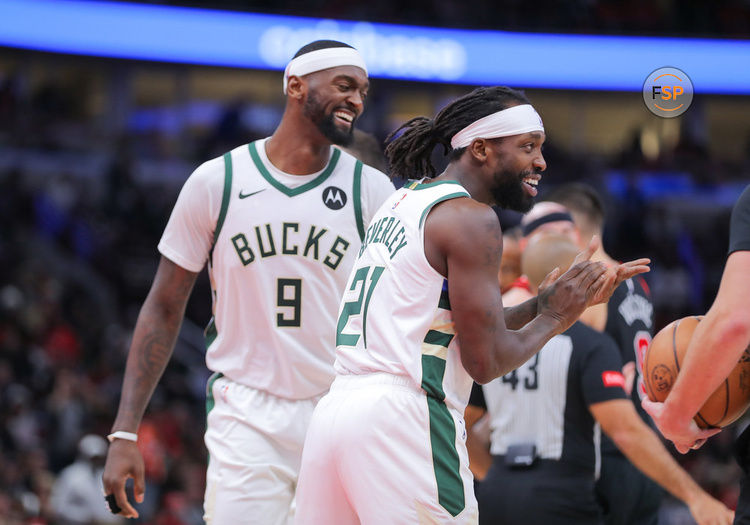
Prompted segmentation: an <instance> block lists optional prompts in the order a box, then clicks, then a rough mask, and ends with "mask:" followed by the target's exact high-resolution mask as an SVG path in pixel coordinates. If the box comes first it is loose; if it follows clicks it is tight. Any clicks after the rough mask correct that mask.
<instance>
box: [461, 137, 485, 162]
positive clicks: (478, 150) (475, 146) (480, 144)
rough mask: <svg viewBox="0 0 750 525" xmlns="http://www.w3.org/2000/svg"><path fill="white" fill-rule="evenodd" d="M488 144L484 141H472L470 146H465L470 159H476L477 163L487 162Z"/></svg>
mask: <svg viewBox="0 0 750 525" xmlns="http://www.w3.org/2000/svg"><path fill="white" fill-rule="evenodd" d="M488 147H489V144H488V143H487V141H486V140H484V139H474V140H473V141H472V142H471V144H469V145H468V146H467V148H466V149H468V150H469V153H470V154H471V156H472V157H474V158H475V159H477V160H478V161H479V162H484V161H486V160H487V150H488Z"/></svg>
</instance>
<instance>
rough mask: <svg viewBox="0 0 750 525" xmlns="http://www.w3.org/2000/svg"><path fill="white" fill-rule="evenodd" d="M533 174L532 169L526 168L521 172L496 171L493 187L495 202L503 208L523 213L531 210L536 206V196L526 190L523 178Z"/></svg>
mask: <svg viewBox="0 0 750 525" xmlns="http://www.w3.org/2000/svg"><path fill="white" fill-rule="evenodd" d="M531 174H532V171H531V170H524V171H522V172H521V173H513V172H511V171H509V170H503V171H501V172H498V173H496V174H495V177H494V182H495V185H494V187H493V188H492V196H493V197H494V198H495V204H497V205H498V206H500V207H501V208H503V209H507V210H513V211H518V212H521V213H526V212H527V211H529V210H530V209H531V208H532V206H534V197H532V196H531V195H529V194H528V193H526V190H524V187H523V184H524V183H523V179H524V178H525V177H527V176H529V175H531Z"/></svg>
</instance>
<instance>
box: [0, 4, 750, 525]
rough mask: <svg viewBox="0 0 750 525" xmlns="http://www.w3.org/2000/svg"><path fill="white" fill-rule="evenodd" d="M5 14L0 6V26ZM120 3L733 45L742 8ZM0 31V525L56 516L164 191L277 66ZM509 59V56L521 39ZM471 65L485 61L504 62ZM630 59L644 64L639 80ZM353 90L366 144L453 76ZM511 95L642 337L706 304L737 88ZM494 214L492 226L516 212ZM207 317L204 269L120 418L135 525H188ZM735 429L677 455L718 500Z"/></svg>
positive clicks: (133, 301)
mask: <svg viewBox="0 0 750 525" xmlns="http://www.w3.org/2000/svg"><path fill="white" fill-rule="evenodd" d="M34 1H36V0H33V1H32V0H29V1H28V3H30V4H32V3H33V2H34ZM6 2H7V3H6ZM57 3H59V4H63V5H65V0H59V1H58V2H57ZM84 3H89V4H91V5H93V4H94V2H84ZM4 4H5V6H4ZM13 4H18V2H17V1H16V0H0V35H3V34H5V33H7V31H6V30H8V29H9V27H7V26H6V27H5V28H3V25H4V24H9V23H10V22H9V18H8V17H4V16H3V12H4V9H10V7H9V6H12V5H13ZM141 4H142V5H152V6H153V5H161V6H169V7H177V6H183V7H184V6H187V7H211V8H212V9H223V10H227V11H231V12H233V13H269V14H278V15H291V16H305V17H315V18H326V19H335V20H340V21H347V20H349V21H367V22H373V23H388V24H410V25H414V26H429V27H433V28H440V27H443V28H463V29H473V30H492V31H495V30H500V31H509V32H520V33H525V34H527V36H528V35H530V36H532V37H533V36H534V35H538V36H540V37H541V35H542V34H543V33H555V34H570V35H594V34H598V35H613V36H624V37H642V36H654V37H675V38H677V37H680V38H686V37H687V38H691V39H692V38H697V39H707V38H711V39H721V40H723V41H724V42H728V43H729V44H730V45H731V44H732V43H734V44H736V45H737V46H747V45H748V43H749V39H750V2H747V1H746V0H735V1H725V2H710V3H709V2H706V3H702V2H678V1H676V0H671V1H670V0H662V1H658V0H654V1H646V0H628V1H623V2H616V1H611V0H610V1H605V0H576V1H569V2H563V1H552V0H547V1H538V2H534V3H527V2H519V1H510V2H494V1H490V0H477V1H475V2H472V3H466V2H459V1H458V0H442V1H440V2H437V3H433V2H428V1H426V0H401V1H400V2H368V3H360V4H355V3H350V2H343V1H323V0H308V1H305V2H301V1H293V0H287V1H284V0H281V1H274V2H270V1H247V2H241V1H239V0H236V1H232V0H223V1H222V0H215V1H212V2H198V1H192V2H191V1H187V0H186V1H171V2H166V1H164V2H156V1H154V2H141ZM69 5H70V6H72V5H73V4H69ZM71 8H72V7H71ZM8 12H10V11H8ZM4 20H5V21H4ZM138 38H139V35H137V34H134V35H133V39H135V40H137V39H138ZM0 43H2V46H3V47H0V523H1V524H21V523H39V524H41V523H66V522H65V521H63V520H62V519H61V518H59V517H56V516H57V515H58V512H59V510H60V509H57V508H55V504H54V500H53V499H52V498H51V497H50V494H51V492H52V491H53V487H54V483H55V480H56V479H57V478H58V477H59V475H60V472H61V471H62V469H63V468H64V467H66V466H67V465H69V464H71V463H72V462H73V461H74V460H76V455H77V447H78V443H79V440H80V438H81V437H82V436H84V435H85V434H89V433H94V434H99V435H106V434H107V433H108V432H109V429H110V425H111V423H112V421H113V418H114V414H115V410H116V407H117V402H118V396H119V389H120V386H121V381H122V371H123V369H124V362H125V358H126V355H127V348H128V343H129V339H130V335H131V330H132V328H133V326H134V324H135V319H136V316H137V313H138V310H139V307H140V304H141V302H142V301H143V299H144V298H145V296H146V293H147V291H148V289H149V286H150V282H151V279H152V277H153V275H154V271H155V269H156V265H157V262H158V253H157V251H156V245H157V242H158V239H159V237H160V234H161V231H162V229H163V227H164V225H165V223H166V220H167V218H168V215H169V212H170V210H171V207H172V205H173V203H174V201H175V199H176V196H177V193H178V191H179V189H180V187H181V185H182V183H183V182H184V180H185V179H186V177H187V176H188V175H189V173H190V172H191V171H192V170H193V169H194V168H195V167H196V166H197V165H198V164H200V163H201V162H203V161H204V160H207V159H209V158H211V157H214V156H217V155H219V154H221V153H223V152H224V151H226V150H228V149H230V148H232V147H234V146H236V145H239V144H242V143H246V142H249V141H251V140H253V139H255V138H259V137H263V136H265V135H267V134H269V133H270V132H271V131H272V130H273V128H274V126H275V125H276V123H277V122H278V119H279V118H280V115H281V112H282V110H283V95H282V92H281V74H280V72H279V70H278V69H246V68H238V67H225V66H224V67H222V66H215V65H214V66H206V65H200V64H197V63H175V62H169V61H163V60H162V61H152V60H141V59H134V58H111V57H102V56H92V55H95V54H97V53H93V52H89V53H86V52H84V53H74V52H72V51H65V52H60V53H54V52H50V51H49V50H46V48H45V47H44V45H42V43H41V42H40V44H39V45H38V46H36V45H14V44H13V43H12V42H9V41H7V40H1V42H0ZM240 51H241V50H240ZM515 53H517V54H518V56H516V57H513V58H514V60H519V59H520V60H521V61H523V60H524V53H525V49H524V48H520V49H517V50H515ZM240 54H241V53H240ZM744 56H745V58H746V59H747V60H746V61H745V62H744V63H743V62H741V61H740V62H737V63H733V64H730V66H731V67H728V68H726V69H727V70H726V71H725V75H726V77H725V78H726V79H727V80H729V79H731V78H732V77H733V76H736V75H737V74H739V73H740V72H741V71H744V70H747V69H750V54H746V55H744ZM519 57H520V58H519ZM475 58H476V57H475ZM480 58H481V59H482V60H485V61H488V62H490V63H491V64H496V66H497V68H498V69H500V70H501V69H502V67H503V63H504V60H506V59H509V57H507V56H504V55H502V54H499V55H498V54H492V53H487V56H484V57H480ZM662 65H665V66H666V65H671V66H677V67H680V64H662ZM527 66H528V69H529V71H532V70H534V69H535V68H538V67H539V65H538V64H537V63H536V62H535V61H534V60H529V61H528V64H527ZM572 66H573V64H570V67H572ZM650 71H651V69H649V68H648V67H645V66H644V70H643V73H642V76H641V77H640V78H638V79H636V80H635V82H636V84H637V85H638V86H640V84H641V83H642V82H643V80H645V78H646V75H648V73H649V72H650ZM687 73H688V74H690V71H689V70H688V71H687ZM720 80H721V79H720ZM371 83H372V87H371V96H370V98H369V100H368V103H367V109H366V111H365V114H364V115H363V117H362V118H361V119H360V121H359V124H358V126H359V127H360V129H362V130H364V131H367V132H369V133H372V134H374V135H375V136H376V137H377V138H378V139H379V140H380V141H382V139H383V138H384V137H385V135H386V134H387V133H389V132H390V131H391V130H393V129H394V128H395V127H396V126H397V125H398V124H400V123H402V122H403V121H405V120H406V119H408V118H410V117H412V116H416V115H421V114H426V115H432V114H434V113H435V112H436V111H437V110H438V109H439V108H440V107H441V106H442V105H443V104H445V103H446V102H447V101H449V100H450V99H451V98H452V97H454V96H456V95H459V94H462V93H465V92H467V91H468V90H470V89H471V88H472V87H473V86H472V85H468V84H465V83H461V84H452V83H450V82H445V81H443V82H439V83H437V82H429V81H414V80H411V81H409V80H399V79H393V78H383V77H382V76H381V77H373V78H372V80H371ZM511 85H512V87H516V88H521V89H525V91H526V93H527V95H528V96H529V98H530V99H531V101H532V102H533V103H534V104H535V106H536V107H537V108H538V110H539V112H540V113H541V115H542V117H543V119H544V121H545V127H546V130H547V137H548V138H547V143H546V146H545V156H546V159H547V163H548V169H547V171H546V173H545V175H544V178H543V181H542V188H543V190H542V194H543V191H544V189H549V188H551V187H553V186H554V185H556V184H559V183H562V182H566V181H573V180H580V181H586V182H589V183H591V184H593V185H594V186H596V187H597V188H599V189H600V190H601V191H602V192H603V194H604V195H605V197H606V199H607V207H608V216H607V230H606V232H605V239H604V241H605V245H606V248H607V250H608V251H609V252H610V253H611V254H612V255H613V256H615V257H617V258H620V259H628V258H633V257H641V256H648V257H651V258H652V260H653V264H652V272H651V273H650V274H649V275H648V276H647V280H648V282H649V284H650V286H651V290H652V292H653V299H654V305H655V308H656V310H655V311H656V328H657V329H658V328H660V327H661V326H664V325H665V324H667V323H668V322H669V321H671V320H673V319H675V318H677V317H681V316H684V315H688V314H695V313H702V312H705V310H706V309H707V307H708V305H710V303H711V301H712V299H713V297H714V294H715V292H716V289H717V284H718V282H719V279H720V277H721V269H722V267H723V264H724V260H725V253H726V247H727V237H728V231H727V230H728V219H729V213H730V210H731V205H732V204H733V202H734V199H735V198H736V197H737V196H738V195H739V193H740V191H741V190H742V188H743V187H744V185H746V184H747V183H748V181H750V97H749V96H748V92H747V90H746V91H745V92H742V91H741V90H739V91H735V92H734V93H733V92H732V90H729V91H728V92H721V90H714V91H713V92H711V93H703V92H701V91H700V90H699V89H698V88H696V95H695V97H694V100H693V104H692V106H691V107H690V109H689V110H688V111H687V112H686V113H685V114H684V115H682V116H681V117H678V118H674V119H661V118H658V117H655V116H654V115H652V114H651V113H649V112H648V110H647V109H646V107H645V105H644V103H643V99H642V96H641V93H640V92H639V91H632V90H630V91H628V90H622V89H620V90H606V89H552V88H541V87H534V86H531V87H530V86H529V84H525V83H524V82H523V81H517V82H513V83H511ZM717 91H718V92H717ZM436 161H438V162H440V159H439V158H437V157H436ZM506 219H507V221H506V226H507V225H510V224H512V222H513V221H514V220H516V219H517V218H516V217H514V216H513V215H512V214H508V215H507V216H506ZM248 315H252V313H251V312H248ZM209 317H210V296H209V288H208V282H207V278H206V277H205V272H204V275H203V276H202V277H201V280H200V281H199V283H198V284H197V286H196V289H195V291H194V293H193V296H192V298H191V301H190V303H189V306H188V312H187V316H186V320H185V323H184V325H183V328H182V331H181V334H180V338H179V342H178V344H177V347H176V349H175V353H174V357H173V359H172V361H171V363H170V365H169V367H168V369H167V371H166V373H165V376H164V378H163V379H162V381H161V383H160V385H159V387H158V388H157V391H156V393H155V395H154V398H153V400H152V402H151V404H150V406H149V409H148V413H147V415H146V417H145V419H144V422H143V425H142V426H141V429H140V442H141V445H142V446H143V447H144V450H145V457H146V462H147V477H148V489H147V501H146V502H145V503H144V505H143V506H142V512H141V516H142V517H141V519H140V520H139V522H140V523H156V524H165V525H166V524H169V525H179V524H184V525H193V524H198V523H201V504H202V497H203V483H204V463H205V460H206V457H205V456H206V453H205V448H204V446H203V442H202V437H203V436H202V433H203V430H204V424H205V423H204V408H203V404H204V402H205V381H206V379H207V377H208V373H207V371H206V369H205V365H204V363H203V337H202V328H203V326H204V325H205V324H206V322H207V321H208V319H209ZM742 426H743V423H742V422H740V423H739V424H736V425H734V426H733V427H731V428H730V429H727V430H726V431H725V432H723V433H721V434H720V435H719V436H717V437H715V438H713V439H711V440H710V442H709V443H708V444H707V445H706V446H705V447H703V448H702V449H701V450H700V451H698V452H693V453H691V454H689V455H688V456H685V457H680V458H679V459H680V461H681V462H682V463H683V464H684V465H685V466H686V468H688V470H689V471H690V472H691V473H692V474H693V475H694V476H695V477H696V479H697V480H698V481H699V482H700V483H701V484H702V485H703V486H704V487H705V488H707V489H708V490H709V491H710V492H711V493H712V494H714V495H716V496H717V497H719V498H720V499H722V500H723V501H725V502H726V503H727V504H728V505H730V506H733V505H734V503H735V502H736V497H737V491H738V487H737V479H738V469H737V467H736V465H735V463H734V461H733V460H732V458H731V456H730V454H731V442H732V439H733V437H734V436H735V435H736V434H737V433H738V431H739V429H741V428H742ZM671 448H672V447H670V449H671ZM96 498H100V495H96ZM664 501H665V504H664V508H663V513H662V523H664V524H678V523H691V521H690V518H689V514H688V513H687V510H686V509H685V508H684V506H682V505H680V504H678V503H677V502H674V501H672V500H670V499H668V498H665V500H664Z"/></svg>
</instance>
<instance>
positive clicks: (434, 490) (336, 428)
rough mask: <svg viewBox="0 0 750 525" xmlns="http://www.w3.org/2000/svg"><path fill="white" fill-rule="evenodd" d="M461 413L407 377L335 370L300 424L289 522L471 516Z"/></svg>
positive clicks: (464, 520) (457, 520)
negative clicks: (303, 429)
mask: <svg viewBox="0 0 750 525" xmlns="http://www.w3.org/2000/svg"><path fill="white" fill-rule="evenodd" d="M462 416H463V415H462V414H457V413H456V412H455V411H451V410H449V409H448V408H447V407H446V406H445V404H443V403H442V402H440V401H438V400H436V399H434V398H428V396H427V395H426V394H425V392H424V391H423V390H422V389H420V388H418V387H416V386H415V385H414V383H413V382H412V381H411V380H410V379H408V378H405V377H398V376H394V375H390V374H369V375H364V376H362V375H360V376H338V377H337V378H336V380H335V381H334V382H333V385H332V387H331V391H330V392H329V393H328V394H326V395H325V396H324V397H323V399H321V400H320V403H319V404H318V407H317V408H316V409H315V412H314V414H313V418H312V421H311V423H310V428H309V429H308V434H307V438H306V440H305V450H304V453H303V456H302V468H301V471H300V479H299V486H298V488H297V514H296V523H297V525H345V524H359V523H362V524H363V525H382V524H384V523H387V524H389V525H400V524H410V525H417V524H462V525H463V524H474V523H477V520H478V513H477V502H476V499H475V498H474V488H473V479H472V475H471V472H470V471H469V458H468V454H467V451H466V433H465V430H464V423H463V417H462Z"/></svg>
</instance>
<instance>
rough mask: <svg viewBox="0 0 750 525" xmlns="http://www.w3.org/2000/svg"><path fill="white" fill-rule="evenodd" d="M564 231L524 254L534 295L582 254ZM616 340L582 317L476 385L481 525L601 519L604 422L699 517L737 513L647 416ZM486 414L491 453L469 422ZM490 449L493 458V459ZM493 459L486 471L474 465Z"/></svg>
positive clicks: (727, 517)
mask: <svg viewBox="0 0 750 525" xmlns="http://www.w3.org/2000/svg"><path fill="white" fill-rule="evenodd" d="M577 251H578V249H577V247H576V246H575V245H574V244H573V243H572V242H571V241H570V240H568V239H567V238H565V237H560V236H553V235H545V236H540V237H538V238H537V239H535V240H534V242H531V243H530V244H529V246H528V247H527V248H526V250H525V252H524V254H523V256H522V266H523V271H524V273H525V274H526V275H527V276H528V277H529V281H530V283H531V286H532V292H536V287H537V286H538V285H539V283H540V282H541V281H542V280H543V278H544V277H545V276H546V275H547V273H549V271H551V270H552V269H553V268H554V267H555V266H559V267H560V268H561V269H563V268H565V267H567V266H568V265H569V264H570V262H571V261H572V260H573V258H574V257H575V254H576V253H577ZM620 367H621V359H620V356H619V351H618V349H617V346H616V345H615V343H614V342H613V341H612V339H611V338H610V337H609V336H607V335H605V334H602V333H599V332H597V331H595V330H592V329H590V328H588V327H586V326H585V325H583V324H582V323H576V324H575V325H573V326H572V327H571V328H570V329H569V330H568V331H566V332H565V333H563V334H561V335H559V336H556V337H554V338H553V339H551V340H550V341H549V342H548V343H547V345H545V347H544V348H543V349H542V350H541V351H540V352H539V353H538V354H537V356H535V357H534V358H532V359H531V360H529V361H528V362H526V363H525V364H524V365H522V366H521V367H519V368H518V369H517V370H515V371H513V372H511V373H509V374H507V375H505V376H503V377H501V378H498V379H496V380H494V381H492V382H490V383H488V384H486V385H484V386H483V387H476V386H475V389H474V392H473V393H472V399H471V401H470V404H471V405H473V409H471V410H469V411H467V421H466V424H467V428H468V429H469V432H468V443H467V446H468V449H469V454H470V461H471V463H472V464H474V465H475V473H476V474H477V477H478V478H481V477H482V476H484V479H483V481H482V482H481V483H479V484H478V486H477V489H476V496H477V501H478V503H479V522H480V524H481V523H487V524H491V523H503V524H507V525H514V524H519V525H520V524H528V523H544V524H550V525H558V524H559V525H563V524H570V525H573V524H576V525H586V524H602V523H604V521H603V519H604V517H603V514H602V511H601V508H600V506H599V504H598V503H597V500H596V497H595V490H594V483H595V480H596V478H597V476H598V467H599V464H600V458H599V454H598V450H599V439H600V427H601V430H603V431H604V432H605V433H607V434H608V435H610V437H612V439H613V441H614V442H615V444H617V446H618V447H619V448H620V449H621V450H622V452H623V453H624V454H625V455H626V456H627V457H628V459H629V460H630V461H632V462H633V463H634V464H635V465H636V466H637V467H638V468H639V469H641V470H642V471H643V472H644V473H646V474H647V475H648V476H649V477H652V478H658V479H659V480H660V481H663V482H664V483H665V485H666V486H668V487H669V488H670V491H671V492H672V493H673V494H674V495H675V496H676V497H677V498H679V499H681V500H683V501H685V502H686V503H688V505H689V507H690V510H691V512H692V513H693V516H694V517H695V518H696V520H697V521H698V522H699V523H701V524H703V523H726V524H729V523H731V512H730V511H729V510H728V509H726V507H724V505H722V504H721V503H720V502H718V501H716V500H715V499H713V498H711V496H709V495H708V494H707V493H705V492H704V491H703V490H702V489H701V488H700V487H699V486H698V485H697V484H696V483H695V482H694V481H693V480H692V479H691V478H690V477H689V476H687V475H686V474H685V473H684V471H682V469H680V468H679V466H678V465H677V463H676V462H675V461H674V459H673V458H672V457H671V456H670V455H669V454H666V455H661V454H657V453H655V451H656V450H657V449H659V448H660V447H661V448H663V445H662V443H661V441H660V440H659V438H658V437H657V436H656V434H655V433H654V432H653V431H652V430H651V429H650V428H649V427H648V426H646V425H645V423H643V421H642V420H641V418H640V417H639V416H638V414H637V413H636V411H635V408H634V406H633V404H632V403H631V402H630V401H629V400H628V398H627V395H626V394H625V391H624V390H623V388H622V387H623V385H624V377H623V375H622V373H621V372H620ZM484 411H487V412H488V415H489V418H490V450H489V451H487V450H486V449H483V448H482V447H478V446H476V442H475V437H474V436H473V435H472V431H471V430H472V429H471V427H472V426H473V425H474V424H475V423H476V421H477V420H478V419H479V417H481V416H482V415H483V412H484ZM489 454H491V455H492V456H491V458H489V457H488V456H489ZM487 464H491V466H490V467H489V470H488V471H487V472H486V473H484V472H481V470H480V471H477V469H476V466H478V465H479V466H481V465H487Z"/></svg>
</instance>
